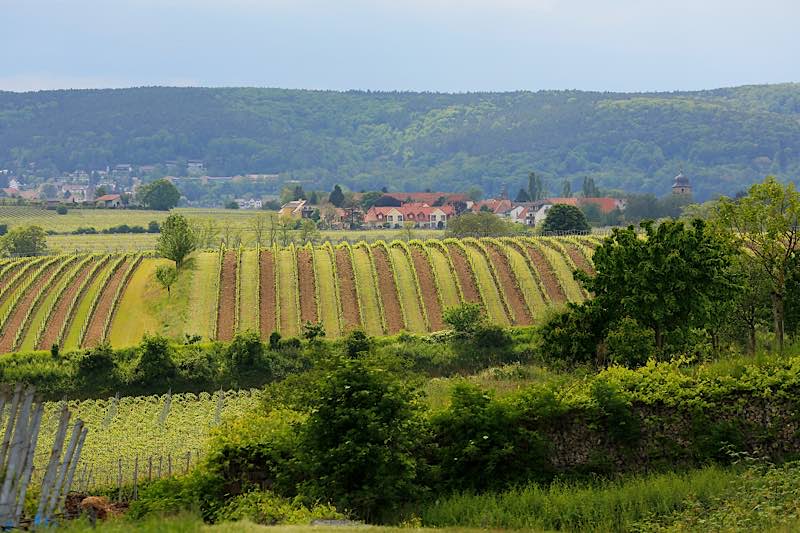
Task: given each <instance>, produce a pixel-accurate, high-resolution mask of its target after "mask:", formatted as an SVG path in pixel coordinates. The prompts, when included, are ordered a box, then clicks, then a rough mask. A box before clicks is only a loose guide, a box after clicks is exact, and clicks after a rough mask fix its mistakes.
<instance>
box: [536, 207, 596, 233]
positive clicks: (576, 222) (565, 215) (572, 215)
mask: <svg viewBox="0 0 800 533" xmlns="http://www.w3.org/2000/svg"><path fill="white" fill-rule="evenodd" d="M590 229H591V228H590V227H589V223H588V222H587V221H586V216H585V215H584V214H583V211H581V210H580V208H578V207H575V206H574V205H565V204H556V205H554V206H553V207H551V208H550V209H548V210H547V216H546V217H545V219H544V224H543V225H542V232H544V233H545V234H547V233H558V232H586V231H589V230H590Z"/></svg>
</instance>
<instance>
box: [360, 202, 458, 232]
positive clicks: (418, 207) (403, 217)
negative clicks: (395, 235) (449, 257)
mask: <svg viewBox="0 0 800 533" xmlns="http://www.w3.org/2000/svg"><path fill="white" fill-rule="evenodd" d="M453 215H455V210H454V209H453V206H451V205H442V206H436V207H431V206H430V205H428V204H426V203H424V202H412V203H406V204H403V205H400V206H385V207H377V206H373V207H371V208H370V209H369V211H367V213H366V215H364V225H365V226H367V227H369V228H401V227H403V225H404V224H405V223H406V222H413V223H414V227H415V228H432V229H433V228H436V229H444V228H446V227H447V221H448V220H449V219H450V217H452V216H453Z"/></svg>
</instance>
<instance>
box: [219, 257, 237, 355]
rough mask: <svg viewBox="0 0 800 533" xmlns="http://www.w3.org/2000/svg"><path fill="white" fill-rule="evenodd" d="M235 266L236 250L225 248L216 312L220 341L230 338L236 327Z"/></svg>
mask: <svg viewBox="0 0 800 533" xmlns="http://www.w3.org/2000/svg"><path fill="white" fill-rule="evenodd" d="M236 266H237V265H236V251H235V250H226V251H225V257H223V258H222V274H221V275H220V280H219V310H218V313H217V339H218V340H221V341H229V340H231V339H232V338H233V333H234V331H233V329H234V327H236V315H235V313H236Z"/></svg>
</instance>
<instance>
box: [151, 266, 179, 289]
mask: <svg viewBox="0 0 800 533" xmlns="http://www.w3.org/2000/svg"><path fill="white" fill-rule="evenodd" d="M177 279H178V270H177V269H176V268H175V267H173V266H168V265H160V266H159V267H158V268H156V280H157V281H158V283H159V284H160V285H161V286H162V287H164V288H165V289H167V296H169V294H170V288H172V285H173V284H174V283H175V281H176V280H177Z"/></svg>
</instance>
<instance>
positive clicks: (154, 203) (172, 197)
mask: <svg viewBox="0 0 800 533" xmlns="http://www.w3.org/2000/svg"><path fill="white" fill-rule="evenodd" d="M137 194H138V196H139V201H140V202H141V203H142V204H143V205H144V206H145V207H147V208H148V209H155V210H157V211H169V210H170V209H172V208H173V207H175V206H177V205H178V201H179V200H180V199H181V193H180V192H179V191H178V189H177V188H176V187H175V185H173V184H172V182H171V181H169V180H165V179H160V180H156V181H154V182H151V183H148V184H147V185H143V186H142V187H141V188H140V189H139V191H138V193H137Z"/></svg>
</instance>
